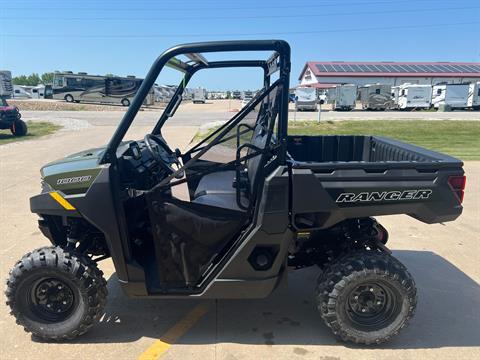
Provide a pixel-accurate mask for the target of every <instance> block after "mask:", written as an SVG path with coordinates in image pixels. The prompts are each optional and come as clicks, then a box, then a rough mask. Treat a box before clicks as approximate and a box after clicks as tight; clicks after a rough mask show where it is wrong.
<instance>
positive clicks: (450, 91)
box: [432, 84, 470, 109]
mask: <svg viewBox="0 0 480 360" xmlns="http://www.w3.org/2000/svg"><path fill="white" fill-rule="evenodd" d="M469 88H470V85H469V84H442V85H435V86H434V87H433V93H432V105H433V106H434V107H435V108H436V109H438V108H439V107H440V105H445V106H449V107H450V108H451V109H464V108H466V107H467V106H468V104H467V101H468V92H469Z"/></svg>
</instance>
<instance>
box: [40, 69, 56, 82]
mask: <svg viewBox="0 0 480 360" xmlns="http://www.w3.org/2000/svg"><path fill="white" fill-rule="evenodd" d="M40 78H41V79H42V84H51V83H53V72H46V73H43V74H42V76H41V77H40Z"/></svg>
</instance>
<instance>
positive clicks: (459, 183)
mask: <svg viewBox="0 0 480 360" xmlns="http://www.w3.org/2000/svg"><path fill="white" fill-rule="evenodd" d="M466 182H467V177H466V176H464V175H463V176H450V177H449V178H448V185H450V189H452V191H453V193H454V194H455V195H456V196H457V198H458V200H459V201H460V204H461V203H462V202H463V196H464V195H465V184H466Z"/></svg>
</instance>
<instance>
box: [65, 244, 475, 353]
mask: <svg viewBox="0 0 480 360" xmlns="http://www.w3.org/2000/svg"><path fill="white" fill-rule="evenodd" d="M394 255H395V256H396V257H398V258H399V259H400V260H401V261H402V262H403V263H404V264H405V265H406V266H407V267H408V268H409V270H410V272H411V273H412V275H413V276H414V278H415V281H416V283H417V287H418V294H419V296H418V306H417V312H416V315H415V317H414V319H413V320H412V322H411V323H410V326H409V327H408V328H407V329H405V330H404V331H403V332H402V333H401V334H400V335H399V336H398V337H396V338H395V339H394V340H393V341H392V342H390V343H387V344H384V345H381V346H380V348H384V349H422V348H439V347H470V346H480V331H479V329H480V311H479V309H480V286H479V285H478V284H477V283H476V282H475V281H474V280H472V279H471V278H470V277H468V276H467V275H466V274H464V273H463V272H462V271H461V270H460V269H458V268H457V267H455V266H454V265H452V264H451V263H450V262H448V261H447V260H445V259H444V258H442V257H440V256H438V255H436V254H435V253H432V252H428V251H395V252H394ZM318 272H319V271H318V270H317V269H316V268H308V269H304V270H301V271H296V272H292V273H291V274H290V275H289V285H288V287H283V288H280V289H278V290H277V291H276V292H275V293H274V294H272V295H271V296H270V297H268V298H266V299H260V300H218V301H215V300H204V301H209V302H210V305H211V306H210V310H209V313H208V314H207V315H206V316H205V317H204V318H203V319H202V320H200V322H199V323H198V324H197V325H196V326H195V328H193V329H192V330H190V332H189V333H187V334H186V335H185V336H184V337H183V338H182V339H181V340H180V342H179V343H183V344H214V343H240V344H267V345H274V344H280V345H282V344H283V345H285V344H288V345H340V346H348V347H353V348H355V347H356V346H353V345H349V344H344V343H341V342H338V341H336V339H335V338H334V337H333V335H332V334H331V333H330V330H329V329H328V328H327V327H326V326H325V325H324V324H323V322H322V320H321V318H320V316H319V315H318V313H317V310H316V308H315V303H314V300H313V299H314V286H315V282H316V277H317V275H318ZM108 288H109V292H110V294H109V302H108V305H107V307H106V312H105V315H104V316H103V318H102V320H101V321H100V322H99V323H97V324H95V326H94V327H93V328H92V329H91V330H90V331H89V332H88V333H87V334H85V335H83V336H81V337H80V338H79V339H78V340H75V341H74V342H75V343H125V342H133V341H136V340H138V339H140V338H141V337H151V338H161V336H162V334H164V333H165V332H166V331H167V330H168V329H169V328H170V327H172V326H173V325H174V324H175V323H176V322H177V321H178V320H180V319H181V318H182V317H183V316H184V315H185V314H186V313H187V312H188V311H189V310H190V309H191V308H193V307H194V306H195V305H196V304H198V303H199V300H196V301H195V300H133V299H128V298H126V296H125V295H124V294H123V293H122V291H121V289H120V287H119V285H118V283H117V279H116V277H115V275H113V276H112V277H111V278H110V280H109V282H108Z"/></svg>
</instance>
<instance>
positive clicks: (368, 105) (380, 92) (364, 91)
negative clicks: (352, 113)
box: [359, 84, 393, 110]
mask: <svg viewBox="0 0 480 360" xmlns="http://www.w3.org/2000/svg"><path fill="white" fill-rule="evenodd" d="M359 92H360V101H361V103H362V109H364V110H387V109H390V108H392V107H393V99H392V87H391V86H390V85H385V84H368V85H365V86H362V87H361V88H360V89H359Z"/></svg>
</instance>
